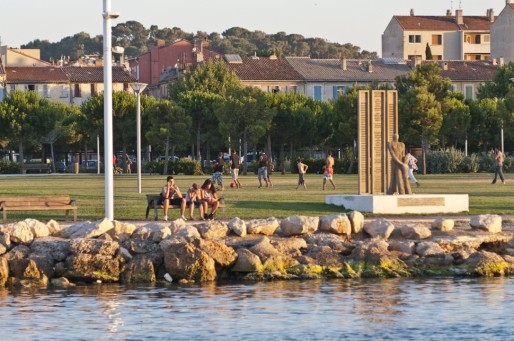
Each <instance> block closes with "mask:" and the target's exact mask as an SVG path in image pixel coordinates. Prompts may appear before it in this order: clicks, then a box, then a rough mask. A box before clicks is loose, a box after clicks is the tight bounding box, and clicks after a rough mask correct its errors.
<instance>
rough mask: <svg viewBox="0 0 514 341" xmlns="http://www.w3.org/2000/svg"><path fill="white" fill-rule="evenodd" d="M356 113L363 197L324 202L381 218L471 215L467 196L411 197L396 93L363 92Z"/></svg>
mask: <svg viewBox="0 0 514 341" xmlns="http://www.w3.org/2000/svg"><path fill="white" fill-rule="evenodd" d="M357 110H358V113H357V114H358V155H359V177H358V179H359V180H358V181H359V184H358V185H359V186H358V194H357V195H346V194H339V195H338V194H333V195H327V196H326V197H325V203H327V204H334V205H338V206H344V207H345V208H346V209H348V210H356V211H361V212H371V213H381V214H402V213H416V214H426V213H458V212H467V211H469V197H468V195H467V194H413V193H412V190H411V187H410V183H409V179H408V175H407V167H408V166H407V160H406V159H405V154H406V151H405V144H404V143H403V142H401V141H400V138H399V133H398V93H397V91H396V90H360V91H359V97H358V109H357Z"/></svg>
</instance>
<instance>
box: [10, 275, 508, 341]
mask: <svg viewBox="0 0 514 341" xmlns="http://www.w3.org/2000/svg"><path fill="white" fill-rule="evenodd" d="M0 321H2V322H1V335H0V338H1V339H2V340H111V339H112V340H448V341H449V340H502V341H503V340H514V279H513V278H509V277H507V278H430V279H383V280H376V279H374V280H348V279H338V280H306V281H278V282H258V283H229V284H220V283H217V284H214V283H209V284H202V285H179V284H170V285H166V286H160V285H157V286H150V285H141V286H123V285H114V284H95V285H84V286H76V287H72V288H68V289H39V290H16V291H10V290H7V289H3V290H1V291H0Z"/></svg>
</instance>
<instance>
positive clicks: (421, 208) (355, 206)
mask: <svg viewBox="0 0 514 341" xmlns="http://www.w3.org/2000/svg"><path fill="white" fill-rule="evenodd" d="M325 203H327V204H332V205H337V206H344V207H345V209H347V210H354V211H359V212H370V213H381V214H403V213H414V214H429V213H460V212H468V211H469V196H468V195H467V194H408V195H369V194H364V195H344V194H340V195H337V194H334V195H327V196H326V197H325Z"/></svg>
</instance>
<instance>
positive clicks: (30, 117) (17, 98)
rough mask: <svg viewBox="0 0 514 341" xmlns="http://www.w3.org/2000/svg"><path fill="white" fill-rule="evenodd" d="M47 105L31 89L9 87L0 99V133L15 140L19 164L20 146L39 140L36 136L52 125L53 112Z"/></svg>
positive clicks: (21, 158) (21, 151)
mask: <svg viewBox="0 0 514 341" xmlns="http://www.w3.org/2000/svg"><path fill="white" fill-rule="evenodd" d="M49 106H50V103H49V101H48V100H47V99H46V98H44V97H41V96H39V95H38V94H37V93H36V92H35V91H27V92H24V91H20V90H16V91H11V92H9V95H8V96H7V97H6V98H5V99H4V100H3V101H2V102H0V135H2V136H5V137H6V139H7V140H8V141H10V142H11V143H18V148H19V153H20V167H21V168H22V167H23V162H24V161H23V159H24V155H23V154H24V148H25V147H29V146H33V145H38V144H40V142H39V141H40V139H41V138H42V137H43V136H46V135H47V134H49V133H50V131H51V130H52V129H54V127H55V126H56V121H57V119H58V116H57V113H56V112H55V111H53V110H48V108H49Z"/></svg>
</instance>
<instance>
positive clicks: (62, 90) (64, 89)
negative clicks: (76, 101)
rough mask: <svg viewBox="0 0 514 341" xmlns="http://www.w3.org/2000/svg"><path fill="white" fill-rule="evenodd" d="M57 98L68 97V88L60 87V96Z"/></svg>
mask: <svg viewBox="0 0 514 341" xmlns="http://www.w3.org/2000/svg"><path fill="white" fill-rule="evenodd" d="M59 97H61V98H66V97H68V88H67V87H66V85H61V94H60V95H59Z"/></svg>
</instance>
